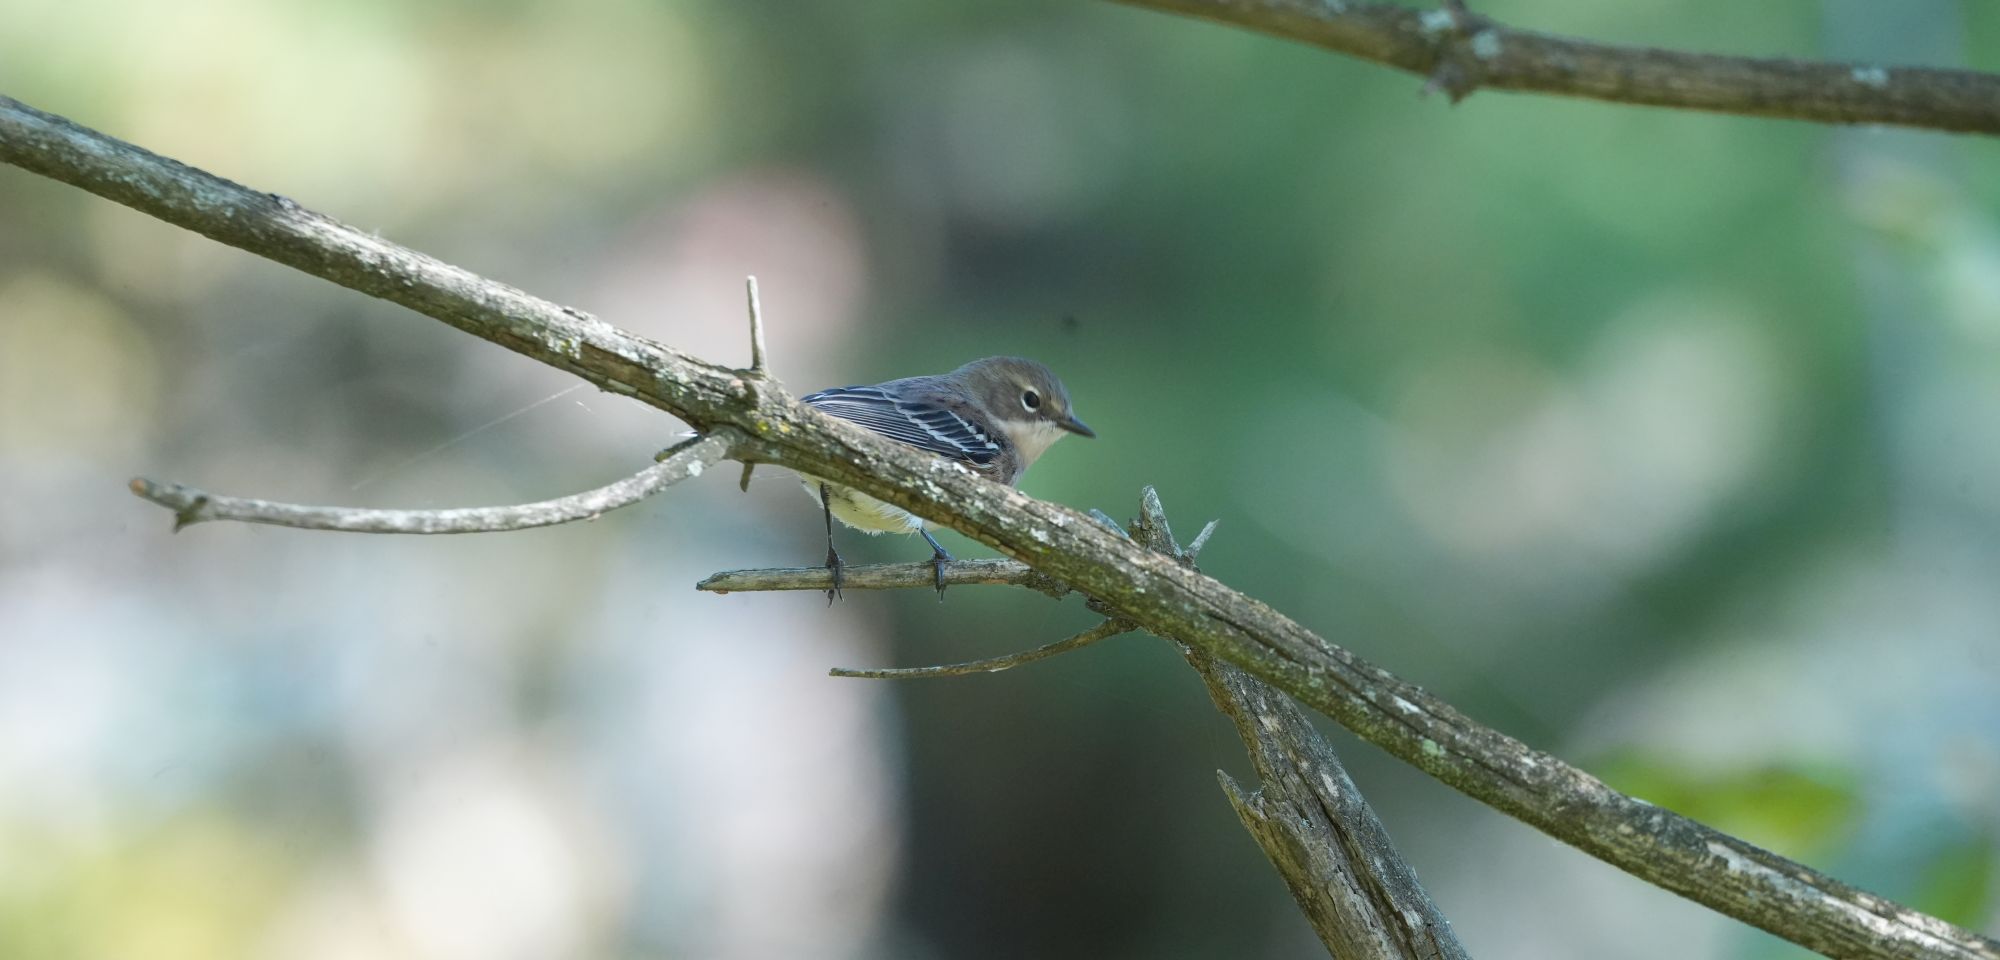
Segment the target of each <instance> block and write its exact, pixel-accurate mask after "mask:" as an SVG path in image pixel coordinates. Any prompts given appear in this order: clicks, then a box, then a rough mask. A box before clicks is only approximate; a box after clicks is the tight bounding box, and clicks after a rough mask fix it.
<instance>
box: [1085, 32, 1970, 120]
mask: <svg viewBox="0 0 2000 960" xmlns="http://www.w3.org/2000/svg"><path fill="white" fill-rule="evenodd" d="M1117 2H1119V3H1123V4H1126V5H1128V6H1134V7H1146V8H1149V9H1153V10H1165V11H1169V12H1173V13H1181V14H1186V15H1188V16H1192V17H1198V18H1201V19H1204V20H1213V21H1217V22H1220V23H1228V24H1234V25H1236V26H1239V27H1245V28H1248V29H1251V30H1255V31H1257V32H1259V33H1265V34H1269V35H1271V36H1275V37H1282V38H1284V39H1287V40H1296V41H1299V42H1301V43H1309V44H1312V45H1314V46H1317V47H1323V48H1325V49H1328V50H1332V51H1335V52H1337V53H1344V54H1347V55H1349V56H1353V57H1358V58H1361V59H1363V60H1372V61H1374V62H1376V63H1380V64H1383V65H1385V66H1389V67H1394V68H1396V69H1398V70H1406V71H1409V72H1411V73H1414V74H1416V75H1418V76H1420V77H1425V78H1427V79H1428V85H1429V86H1431V87H1435V88H1437V89H1441V90H1444V91H1446V92H1447V93H1450V94H1451V95H1452V98H1453V99H1454V100H1457V99H1458V98H1461V97H1463V96H1465V95H1466V94H1468V93H1470V92H1472V91H1473V90H1475V89H1477V88H1480V87H1490V88H1493V89H1497V90H1516V91H1523V92H1533V93H1548V94H1555V95H1558V96H1568V97H1583V98H1587V99H1592V100H1608V101H1611V102H1614V103H1631V104H1641V105H1645V106H1653V107H1673V108H1679V109H1684V110H1706V111H1711V112H1715V113H1734V114H1741V115H1745V116H1756V117H1780V118H1785V119H1791V120H1809V121H1813V122H1817V123H1840V124H1854V123H1875V124H1890V125H1894V126H1904V127H1924V128H1928V129H1932V130H1949V131H1954V132H1959V133H1983V134H1987V135H1994V134H2000V75H1995V74H1991V73H1980V72H1978V71H1973V70H1943V69H1936V68H1930V67H1890V66H1885V65H1881V64H1870V63H1824V62H1815V61H1810V60H1788V59H1779V58H1758V57H1733V56H1720V55H1712V54H1701V53H1686V52H1682V51H1678V50H1659V49H1654V48H1650V47H1628V46H1618V45H1614V44H1606V43H1593V42H1591V41H1588V40H1579V39H1575V38H1571V37H1558V36H1552V35H1550V34H1545V33H1536V32H1533V31H1530V30H1517V29H1514V28H1511V27H1507V26H1503V25H1501V24H1499V23H1496V22H1494V21H1493V20H1492V19H1490V18H1487V17H1483V16H1480V15H1478V14H1473V13H1468V12H1465V11H1464V10H1463V9H1462V7H1461V5H1460V4H1457V3H1449V4H1447V7H1446V8H1445V9H1437V10H1419V9H1416V8H1413V7H1405V6H1399V5H1396V4H1387V3H1365V2H1360V0H1346V2H1329V0H1117Z"/></svg>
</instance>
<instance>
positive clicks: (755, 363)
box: [743, 276, 771, 377]
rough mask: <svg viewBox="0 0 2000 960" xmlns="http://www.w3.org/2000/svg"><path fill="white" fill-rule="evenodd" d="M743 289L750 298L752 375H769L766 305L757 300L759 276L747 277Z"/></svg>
mask: <svg viewBox="0 0 2000 960" xmlns="http://www.w3.org/2000/svg"><path fill="white" fill-rule="evenodd" d="M743 289H744V293H745V295H747V296H748V297H749V299H750V375H751V376H756V377H768V376H770V375H771V369H770V366H769V365H768V364H767V363H766V361H765V353H764V306H763V304H761V303H759V302H758V300H757V278H756V277H754V276H752V277H747V278H745V279H744V281H743Z"/></svg>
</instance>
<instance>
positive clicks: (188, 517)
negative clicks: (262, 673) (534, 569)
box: [131, 427, 742, 533]
mask: <svg viewBox="0 0 2000 960" xmlns="http://www.w3.org/2000/svg"><path fill="white" fill-rule="evenodd" d="M741 436H742V434H740V433H738V432H737V431H735V430H734V429H731V428H727V427H725V428H723V429H721V430H718V431H716V432H715V433H712V434H710V435H708V436H706V437H696V438H694V439H692V440H689V441H688V442H686V443H683V444H681V445H680V446H678V447H675V448H674V449H673V450H671V451H668V452H667V453H666V454H665V455H664V456H663V457H662V459H661V460H660V462H659V463H656V464H654V465H652V466H650V467H647V468H646V469H644V470H641V471H639V472H638V473H635V474H633V475H632V476H629V477H626V478H625V479H623V480H619V481H617V482H615V483H610V484H606V485H604V486H602V487H598V488H597V489H595V490H585V491H584V492H582V493H574V494H570V495H569V496H566V497H557V498H556V499H554V500H542V501H539V502H536V503H523V504H519V505H516V506H511V507H455V508H452V509H448V510H373V509H368V508H363V507H315V506H306V505H304V504H297V503H278V502H276V501H272V500H252V499H249V498H246V497H225V496H219V495H217V494H212V493H207V492H205V491H201V490H197V489H195V488H193V487H189V486H183V485H181V484H178V483H156V482H154V481H152V480H148V479H146V478H145V477H133V478H132V483H131V489H132V493H133V494H134V495H136V496H139V497H142V498H144V499H147V500H151V501H153V502H154V503H157V504H159V505H160V506H163V507H166V508H167V509H169V510H172V511H174V532H176V533H179V532H180V531H181V530H183V529H185V528H187V527H190V526H193V525H194V524H197V523H206V522H208V521H210V520H236V521H239V522H242V523H268V524H273V525H275V526H280V527H300V528H303V529H307V530H341V531H346V532H348V533H497V532H501V531H506V530H526V529H529V528H531V527H546V526H551V525H554V524H558V523H569V522H570V521H573V520H591V519H595V518H596V517H597V516H598V515H600V514H602V513H604V512H606V511H609V510H616V509H618V508H619V507H623V506H627V505H629V504H634V503H638V502H639V501H641V500H644V499H646V498H647V497H650V496H652V495H653V494H656V493H659V492H660V491H662V490H665V489H666V488H668V487H671V486H673V485H674V484H676V483H679V482H681V481H682V480H686V479H688V478H689V477H699V476H701V474H702V471H703V470H706V469H708V468H709V467H711V466H714V465H715V464H716V463H718V462H720V461H722V460H725V459H727V458H728V457H729V453H730V449H731V448H732V446H733V445H734V443H735V440H736V439H738V438H740V437H741Z"/></svg>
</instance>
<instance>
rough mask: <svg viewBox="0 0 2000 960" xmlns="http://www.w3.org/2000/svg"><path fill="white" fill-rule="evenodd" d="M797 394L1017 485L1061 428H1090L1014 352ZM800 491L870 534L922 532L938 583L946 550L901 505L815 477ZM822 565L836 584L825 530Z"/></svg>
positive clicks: (1042, 372)
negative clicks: (936, 371)
mask: <svg viewBox="0 0 2000 960" xmlns="http://www.w3.org/2000/svg"><path fill="white" fill-rule="evenodd" d="M802 400H803V402H805V403H808V404H810V405H812V406H813V407H816V408H818V409H819V410H821V411H824V412H826V413H828V414H831V415H832V416H835V417H839V418H840V419H842V420H846V421H849V422H851V423H854V424H857V425H859V426H863V427H866V428H868V429H869V430H872V431H874V432H875V433H878V434H881V435H882V436H884V437H887V438H889V439H891V440H895V441H897V442H899V443H905V444H908V445H910V446H913V447H916V448H917V449H919V450H923V451H926V452H928V453H933V454H936V455H938V456H941V457H945V458H947V459H950V460H953V461H956V462H958V463H960V464H963V465H964V466H965V467H966V468H967V469H970V470H972V471H973V472H975V473H978V474H979V475H981V476H984V477H986V478H988V479H990V480H997V481H999V482H1001V483H1004V484H1007V485H1009V486H1012V485H1014V484H1016V483H1019V482H1020V480H1021V474H1023V473H1025V472H1027V469H1028V467H1029V465H1030V464H1033V463H1034V462H1035V460H1036V459H1038V458H1039V457H1040V456H1041V455H1042V454H1043V453H1044V452H1046V451H1047V450H1048V448H1049V447H1050V446H1051V445H1053V444H1054V443H1055V442H1056V441H1057V440H1060V439H1062V437H1063V435H1064V434H1067V433H1075V434H1078V435H1080V436H1085V437H1093V436H1096V434H1095V433H1094V432H1092V431H1091V429H1090V428H1089V427H1087V426H1085V425H1084V423H1083V421H1081V420H1078V419H1077V418H1076V415H1075V414H1074V413H1073V412H1071V410H1070V403H1069V391H1068V390H1065V389H1064V388H1063V384H1062V381H1061V380H1059V379H1057V378H1056V375H1055V374H1054V373H1053V372H1051V371H1050V370H1049V368H1047V367H1045V366H1042V365H1041V364H1039V363H1036V362H1035V361H1033V360H1025V359H1022V358H1020V357H987V358H986V359H984V360H974V361H973V362H971V363H968V364H966V365H965V366H962V367H959V368H958V369H957V370H953V371H952V372H950V373H947V374H944V375H942V376H929V377H907V378H904V379H902V380H891V381H889V382H887V383H878V384H874V385H871V386H857V387H835V388H833V389H831V390H822V391H820V392H818V393H815V394H812V395H810V396H807V397H804V398H802ZM800 479H801V480H802V481H804V483H805V488H806V492H807V493H809V494H811V495H812V498H813V499H814V500H815V501H819V502H821V503H822V504H823V505H824V506H825V507H826V510H827V512H828V513H829V514H830V515H831V516H832V517H836V518H838V519H839V520H840V522H842V523H844V524H846V525H848V526H850V527H853V528H855V529H857V530H862V531H866V532H867V533H869V534H877V533H883V532H885V531H892V530H893V531H899V532H902V533H912V532H915V533H922V534H923V535H924V539H925V540H928V541H930V544H931V547H932V548H933V549H934V550H935V551H936V557H935V559H936V561H937V562H938V564H939V588H938V589H939V591H940V592H942V590H943V589H944V588H943V564H944V563H945V562H946V561H948V560H949V559H950V554H948V553H946V552H945V551H944V548H943V547H941V546H939V545H938V543H937V541H936V540H935V539H932V537H931V535H930V534H929V533H928V532H926V531H925V530H924V522H923V520H921V519H919V518H918V517H917V516H915V515H914V514H911V513H910V512H909V511H907V510H904V509H902V508H901V507H897V506H894V505H891V504H887V503H883V502H882V501H880V500H877V499H875V498H874V497H871V496H868V495H867V494H864V493H860V492H858V491H855V490H851V489H848V488H846V487H842V486H839V485H838V484H833V483H827V482H824V481H822V480H820V479H819V478H817V477H811V476H803V475H802V476H801V477H800ZM827 539H828V543H827V565H828V566H829V567H832V568H834V570H835V582H836V584H837V583H838V582H839V576H838V570H839V556H838V554H837V553H835V552H834V550H833V544H832V530H831V528H829V529H828V533H827Z"/></svg>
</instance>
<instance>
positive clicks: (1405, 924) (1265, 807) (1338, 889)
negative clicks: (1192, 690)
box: [1184, 647, 1466, 960]
mask: <svg viewBox="0 0 2000 960" xmlns="http://www.w3.org/2000/svg"><path fill="white" fill-rule="evenodd" d="M1184 650H1185V652H1186V654H1187V658H1188V663H1189V664H1191V665H1193V666H1194V668H1195V669H1196V670H1197V671H1199V672H1200V673H1201V676H1202V680H1203V681H1204V682H1205V683H1206V684H1207V685H1208V692H1209V696H1210V697H1211V698H1213V699H1214V700H1215V705H1216V708H1217V709H1219V710H1221V711H1222V712H1223V713H1224V714H1225V715H1227V716H1228V717H1229V719H1230V720H1231V721H1232V722H1233V723H1234V724H1235V726H1236V733H1237V735H1238V736H1240V737H1242V739H1243V745H1244V747H1246V748H1247V749H1248V750H1249V751H1250V759H1251V762H1252V763H1253V764H1254V765H1255V766H1256V768H1257V777H1258V779H1259V780H1260V781H1262V784H1263V786H1262V787H1261V789H1259V790H1257V791H1255V792H1246V791H1245V790H1244V789H1243V788H1242V787H1241V786H1239V785H1237V783H1236V781H1235V780H1232V779H1230V777H1229V775H1228V774H1226V773H1222V772H1221V771H1217V774H1216V775H1217V776H1218V777H1219V778H1220V779H1221V781H1222V790H1223V792H1224V793H1225V794H1227V795H1228V796H1229V803H1230V806H1232V807H1235V808H1236V815H1237V817H1238V818H1239V819H1241V820H1242V821H1243V827H1244V829H1246V830H1248V831H1250V836H1251V837H1252V838H1253V839H1255V840H1256V841H1257V845H1258V846H1260V847H1262V848H1263V849H1264V855H1265V856H1266V857H1268V858H1269V859H1270V861H1271V863H1272V865H1273V866H1275V867H1277V869H1278V873H1279V875H1280V876H1282V877H1284V878H1285V885H1286V886H1288V887H1290V888H1291V890H1292V897H1293V898H1294V899H1296V900H1297V901H1298V902H1299V907H1300V909H1302V910H1304V911H1305V914H1306V918H1307V919H1308V920H1309V921H1311V923H1312V925H1313V929H1314V930H1317V931H1318V932H1319V935H1320V940H1321V941H1322V942H1323V943H1325V944H1326V945H1327V949H1328V950H1330V951H1332V953H1333V955H1334V956H1336V957H1341V958H1349V957H1352V958H1357V960H1359V958H1369V960H1376V958H1380V960H1419V958H1421V960H1465V955H1466V954H1465V948H1464V947H1462V946H1460V945H1459V943H1458V937H1457V935H1456V934H1454V933H1452V930H1451V923H1450V921H1448V920H1446V919H1445V916H1444V914H1443V912H1441V911H1439V910H1438V908H1437V904H1436V903H1435V902H1433V901H1432V900H1431V898H1430V894H1428V893H1426V892H1425V891H1424V888H1423V885H1422V884H1420V883H1418V882H1417V876H1416V872H1415V871H1414V870H1411V869H1410V865H1409V864H1408V863H1406V862H1404V860H1403V858H1402V856H1401V855H1400V854H1398V853H1397V852H1396V848H1395V845H1394V844H1392V843H1391V842H1390V841H1389V834H1388V831H1386V830H1384V829H1383V828H1382V822H1381V821H1380V820H1378V819H1376V817H1375V811H1374V810H1372V809H1370V808H1369V806H1368V801H1367V800H1366V799H1364V798H1363V797H1362V796H1361V791H1360V790H1359V789H1357V788H1356V787H1355V786H1354V781H1353V780H1350V779H1349V778H1348V776H1347V768H1346V767H1344V766H1342V765H1341V762H1340V757H1339V755H1338V754H1336V753H1334V751H1333V747H1332V746H1331V745H1330V744H1328V743H1327V742H1326V739H1325V738H1323V737H1321V736H1320V735H1319V731H1317V730H1314V729H1313V727H1312V724H1311V723H1309V722H1308V721H1307V720H1306V717H1305V714H1303V713H1301V712H1300V711H1299V708H1298V706H1297V705H1296V704H1294V703H1292V701H1291V700H1289V699H1288V698H1286V697H1285V695H1284V694H1282V693H1279V692H1278V691H1276V690H1274V689H1272V688H1271V687H1270V686H1269V685H1267V684H1265V683H1264V682H1263V681H1260V680H1258V679H1257V678H1255V677H1252V676H1250V675H1249V674H1247V673H1244V672H1243V671H1241V670H1238V669H1236V668H1235V667H1232V666H1230V665H1229V664H1226V663H1223V662H1222V661H1220V660H1216V659H1214V658H1212V657H1209V656H1208V655H1207V654H1204V653H1202V652H1201V651H1199V650H1196V649H1194V648H1192V647H1186V648H1184Z"/></svg>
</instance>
